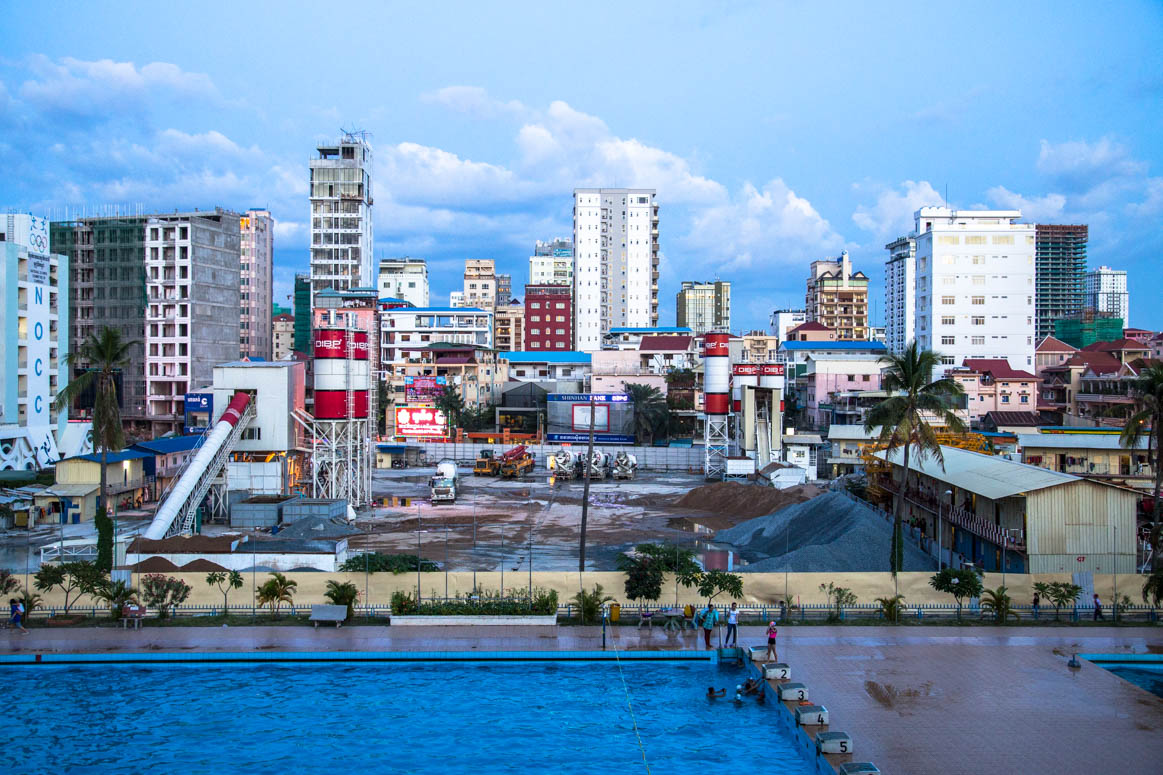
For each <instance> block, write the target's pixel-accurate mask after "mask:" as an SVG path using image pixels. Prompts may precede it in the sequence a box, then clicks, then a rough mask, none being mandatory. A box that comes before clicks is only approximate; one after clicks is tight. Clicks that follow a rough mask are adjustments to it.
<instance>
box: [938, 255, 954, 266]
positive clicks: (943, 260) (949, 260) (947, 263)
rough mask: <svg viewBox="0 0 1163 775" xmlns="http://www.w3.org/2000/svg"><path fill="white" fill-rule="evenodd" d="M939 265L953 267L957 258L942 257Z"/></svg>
mask: <svg viewBox="0 0 1163 775" xmlns="http://www.w3.org/2000/svg"><path fill="white" fill-rule="evenodd" d="M941 263H942V264H944V265H945V266H953V265H954V264H956V263H957V257H956V256H942V257H941Z"/></svg>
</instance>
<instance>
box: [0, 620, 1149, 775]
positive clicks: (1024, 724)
mask: <svg viewBox="0 0 1163 775" xmlns="http://www.w3.org/2000/svg"><path fill="white" fill-rule="evenodd" d="M608 637H609V644H610V646H611V647H612V646H614V645H615V644H616V645H617V646H618V647H619V648H622V649H659V650H662V649H667V650H673V649H687V650H689V649H694V648H701V642H698V643H696V641H695V638H694V635H693V634H692V633H684V634H683V635H673V634H671V635H668V634H665V633H663V632H662V631H661V630H660V629H654V630H652V631H650V630H638V629H635V628H631V627H612V628H610V629H609V630H608ZM601 641H602V635H601V628H600V627H560V628H554V627H488V628H484V627H477V628H472V627H463V628H456V627H409V628H395V629H393V628H390V627H343V628H340V629H332V628H329V629H323V628H320V629H319V630H314V629H310V628H307V627H229V628H212V627H149V626H148V625H147V626H146V627H145V628H144V629H143V630H141V631H140V632H133V631H128V632H126V631H122V630H120V629H104V628H101V629H96V628H77V629H48V628H36V629H33V630H32V632H31V634H30V635H20V634H18V633H13V632H11V631H5V632H3V633H0V653H14V652H23V653H29V652H41V653H44V652H60V653H67V652H78V653H100V652H133V651H148V652H159V651H161V652H165V651H174V652H187V653H188V652H213V651H247V650H262V651H266V652H270V651H481V652H488V651H554V650H567V651H573V650H592V649H599V648H601ZM780 641H781V642H780V649H779V658H780V660H781V661H786V662H788V663H789V664H790V665H791V666H792V670H793V679H794V680H795V681H799V682H803V683H805V684H807V686H808V688H809V690H810V692H811V695H810V696H811V699H812V700H813V701H814V702H818V703H822V704H824V705H825V706H827V707H828V709H829V711H830V714H831V720H832V722H833V723H832V726H831V727H830V728H831V729H832V730H838V731H845V732H848V733H850V734H851V735H852V736H853V738H854V742H855V745H856V752H857V756H856V758H857V759H869V760H871V761H874V762H876V763H877V764H878V765H879V766H880V768H881V769H882V770H883V771H884V772H891V773H930V772H941V773H943V774H946V775H955V774H956V773H967V774H969V773H972V774H973V775H978V774H979V773H982V772H997V773H1018V772H1023V773H1024V772H1046V773H1050V772H1053V773H1056V775H1063V774H1065V773H1088V774H1089V773H1108V772H1109V773H1159V772H1163V698H1159V697H1156V696H1154V695H1152V694H1150V693H1148V692H1146V691H1144V690H1142V689H1139V688H1138V687H1136V686H1134V685H1132V684H1130V683H1128V682H1126V681H1124V680H1122V679H1121V678H1119V677H1117V676H1116V675H1114V674H1112V673H1110V672H1108V671H1106V670H1104V669H1102V668H1099V667H1095V666H1094V665H1091V664H1089V663H1084V665H1083V668H1082V669H1081V670H1078V671H1072V670H1070V669H1069V668H1067V667H1066V661H1067V660H1068V659H1069V657H1070V654H1071V653H1072V652H1075V651H1077V652H1094V653H1126V652H1132V651H1133V652H1139V653H1142V652H1154V653H1163V628H1147V627H1144V628H1119V629H1115V628H1093V627H1087V628H1078V629H1069V628H1062V629H1057V628H1055V629H1050V628H1045V627H1005V628H1000V627H976V626H975V627H972V628H966V629H964V630H961V629H956V628H952V627H913V626H909V627H901V628H893V627H785V628H781V637H780ZM740 642H741V644H742V645H760V644H762V643H764V637H763V630H762V629H761V628H759V627H741V628H740Z"/></svg>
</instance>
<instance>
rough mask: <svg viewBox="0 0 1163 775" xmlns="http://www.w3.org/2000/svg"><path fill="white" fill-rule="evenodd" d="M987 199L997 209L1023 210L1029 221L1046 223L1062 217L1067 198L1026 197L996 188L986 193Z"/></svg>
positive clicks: (1050, 195) (1052, 195) (1003, 188)
mask: <svg viewBox="0 0 1163 775" xmlns="http://www.w3.org/2000/svg"><path fill="white" fill-rule="evenodd" d="M985 196H986V198H988V199H989V201H990V202H991V203H992V204H993V205H994V206H996V207H1000V208H1002V209H1005V210H1021V211H1022V217H1023V218H1024V219H1025V220H1027V221H1038V222H1046V221H1053V220H1057V219H1059V218H1061V217H1062V213H1063V211H1064V210H1065V208H1066V197H1065V196H1064V195H1062V194H1046V195H1044V196H1040V197H1025V196H1022V195H1021V194H1015V193H1014V192H1013V191H1010V190H1009V189H1007V188H1006V187H1005V186H994V187H993V188H991V189H989V190H988V191H986V192H985Z"/></svg>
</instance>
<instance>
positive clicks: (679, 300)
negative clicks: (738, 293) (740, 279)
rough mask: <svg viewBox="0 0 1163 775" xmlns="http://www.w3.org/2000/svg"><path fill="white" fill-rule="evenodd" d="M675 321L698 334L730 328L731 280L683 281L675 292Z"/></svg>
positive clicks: (728, 329)
mask: <svg viewBox="0 0 1163 775" xmlns="http://www.w3.org/2000/svg"><path fill="white" fill-rule="evenodd" d="M674 309H675V325H676V326H680V327H686V328H689V329H691V330H692V331H694V332H695V333H696V334H698V335H700V336H701V335H702V334H705V333H707V332H708V331H730V330H731V283H730V282H728V281H725V280H715V281H713V282H702V283H700V282H691V281H685V282H683V284H682V286H681V288H680V289H679V292H678V293H677V294H676V295H675V307H674Z"/></svg>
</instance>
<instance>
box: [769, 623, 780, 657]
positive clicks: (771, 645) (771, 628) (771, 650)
mask: <svg viewBox="0 0 1163 775" xmlns="http://www.w3.org/2000/svg"><path fill="white" fill-rule="evenodd" d="M778 634H779V630H777V629H776V627H775V622H769V623H768V625H767V658H768V659H769V660H770V661H772V662H774V661H776V660H777V659H778V658H779V657H777V656H776V655H775V638H776V636H777V635H778Z"/></svg>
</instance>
